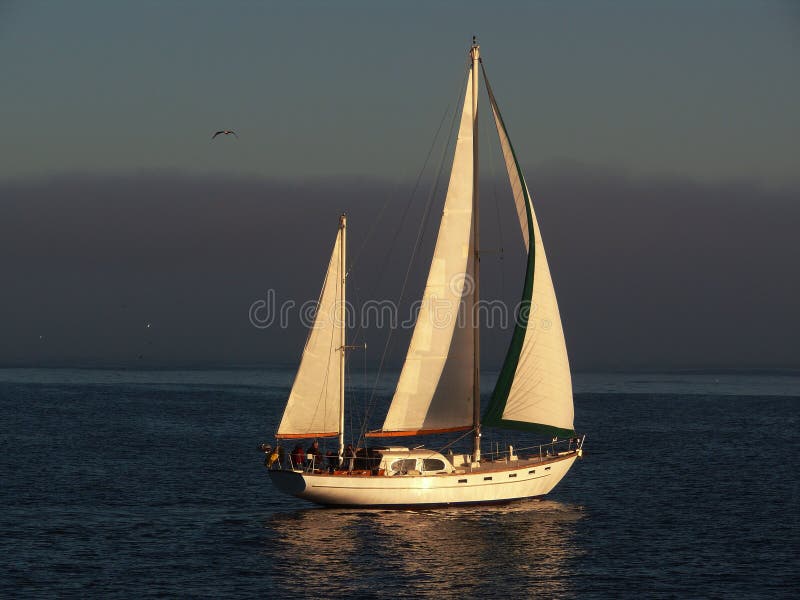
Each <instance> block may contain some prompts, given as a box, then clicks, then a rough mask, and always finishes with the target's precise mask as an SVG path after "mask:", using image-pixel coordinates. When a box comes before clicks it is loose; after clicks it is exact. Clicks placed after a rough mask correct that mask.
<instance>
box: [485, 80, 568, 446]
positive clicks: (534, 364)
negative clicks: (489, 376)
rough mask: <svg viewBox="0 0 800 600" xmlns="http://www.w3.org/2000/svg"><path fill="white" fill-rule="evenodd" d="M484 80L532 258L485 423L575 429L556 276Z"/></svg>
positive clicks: (562, 431) (558, 430)
mask: <svg viewBox="0 0 800 600" xmlns="http://www.w3.org/2000/svg"><path fill="white" fill-rule="evenodd" d="M484 81H485V82H486V88H487V91H488V94H489V102H490V104H491V107H492V113H493V115H494V119H495V125H496V127H497V132H498V135H499V136H500V143H501V146H502V148H503V157H504V159H505V163H506V169H507V171H508V176H509V182H510V184H511V187H512V191H513V194H514V200H515V203H516V206H517V212H518V215H519V217H520V226H521V228H522V233H523V239H524V241H525V243H526V247H527V250H528V260H527V265H526V273H525V283H524V285H523V291H522V299H521V302H520V307H519V311H518V315H517V322H516V325H515V328H514V333H513V334H512V339H511V343H510V345H509V348H508V351H507V353H506V358H505V361H504V363H503V367H502V369H501V372H500V375H499V377H498V380H497V383H496V385H495V389H494V391H493V392H492V397H491V401H490V404H489V407H488V408H487V410H486V413H485V414H484V418H483V423H484V424H485V425H492V426H502V427H510V428H515V429H527V430H537V431H545V432H549V433H556V434H557V435H570V434H572V433H573V432H574V428H573V401H572V381H571V376H570V371H569V359H568V357H567V351H566V343H565V340H564V333H563V329H562V325H561V318H560V315H559V311H558V303H557V301H556V297H555V290H554V288H553V282H552V277H551V275H550V269H549V267H548V264H547V257H546V255H545V252H544V246H543V245H542V242H541V235H540V233H539V225H538V222H537V219H536V213H535V212H534V210H533V204H532V201H531V198H530V193H529V191H528V187H527V184H526V183H525V178H524V176H523V174H522V169H521V167H520V165H519V161H518V160H517V158H516V154H515V152H514V149H513V146H512V145H511V140H510V138H509V136H508V132H507V129H506V127H505V123H504V122H503V119H502V116H501V115H500V110H499V108H498V106H497V101H496V99H495V97H494V94H493V92H492V88H491V86H490V85H489V80H488V78H487V77H486V72H485V70H484Z"/></svg>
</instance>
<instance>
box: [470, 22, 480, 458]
mask: <svg viewBox="0 0 800 600" xmlns="http://www.w3.org/2000/svg"><path fill="white" fill-rule="evenodd" d="M469 56H470V58H471V59H472V237H473V241H474V252H475V255H474V260H473V267H472V268H473V273H472V275H473V277H474V279H475V281H474V286H473V303H472V315H471V321H472V323H471V324H472V330H473V352H474V361H473V367H472V368H473V373H474V374H473V378H472V406H473V409H472V426H473V446H472V447H473V450H472V462H473V463H478V462H480V460H481V336H480V327H478V323H475V319H477V315H478V312H479V311H478V310H477V309H478V306H479V304H478V302H479V300H480V272H481V268H480V267H481V256H480V226H479V219H478V216H479V206H478V66H479V63H480V46H479V45H478V42H477V40H476V39H475V36H474V35H473V36H472V48H470V51H469Z"/></svg>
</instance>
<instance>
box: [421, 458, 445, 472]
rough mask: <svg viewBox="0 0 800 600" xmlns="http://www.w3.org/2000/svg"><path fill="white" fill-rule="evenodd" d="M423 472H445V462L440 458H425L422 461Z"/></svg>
mask: <svg viewBox="0 0 800 600" xmlns="http://www.w3.org/2000/svg"><path fill="white" fill-rule="evenodd" d="M422 470H423V471H444V461H443V460H440V459H438V458H424V459H423V460H422Z"/></svg>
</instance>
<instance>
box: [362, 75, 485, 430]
mask: <svg viewBox="0 0 800 600" xmlns="http://www.w3.org/2000/svg"><path fill="white" fill-rule="evenodd" d="M471 93H472V73H470V75H469V77H468V80H467V87H466V95H465V99H464V106H463V109H462V113H461V124H460V126H459V131H458V139H457V141H456V150H455V156H454V158H453V168H452V172H451V175H450V183H449V185H448V189H447V196H446V198H445V203H444V210H443V213H442V220H441V223H440V225H439V234H438V237H437V239H436V248H435V250H434V253H433V261H432V263H431V268H430V271H429V272H428V280H427V283H426V284H425V291H424V293H423V297H422V304H421V306H420V310H419V314H418V316H417V322H416V325H415V327H414V333H413V335H412V337H411V344H410V346H409V349H408V354H407V355H406V359H405V362H404V364H403V369H402V371H401V372H400V379H399V380H398V383H397V388H396V390H395V393H394V397H393V398H392V403H391V406H390V408H389V412H388V414H387V415H386V420H385V421H384V423H383V427H382V428H381V430H380V431H377V432H371V433H369V434H368V435H369V436H372V437H379V436H393V435H398V436H400V435H416V434H421V433H437V432H444V431H457V430H460V429H470V428H471V427H472V412H473V399H472V377H473V364H474V359H473V348H472V346H473V336H474V330H473V327H472V315H473V310H472V308H473V301H472V294H471V283H472V281H471V278H470V274H471V273H472V263H473V254H474V249H473V239H472V187H473V179H472V175H473V164H472V163H473V161H472V131H473V109H472V102H471V101H470V98H471Z"/></svg>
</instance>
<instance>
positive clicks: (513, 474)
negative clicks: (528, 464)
mask: <svg viewBox="0 0 800 600" xmlns="http://www.w3.org/2000/svg"><path fill="white" fill-rule="evenodd" d="M508 476H509V477H516V476H517V474H516V473H509V474H508Z"/></svg>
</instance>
